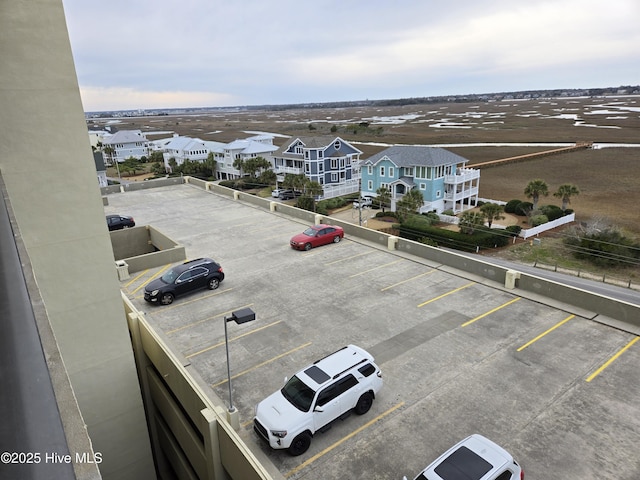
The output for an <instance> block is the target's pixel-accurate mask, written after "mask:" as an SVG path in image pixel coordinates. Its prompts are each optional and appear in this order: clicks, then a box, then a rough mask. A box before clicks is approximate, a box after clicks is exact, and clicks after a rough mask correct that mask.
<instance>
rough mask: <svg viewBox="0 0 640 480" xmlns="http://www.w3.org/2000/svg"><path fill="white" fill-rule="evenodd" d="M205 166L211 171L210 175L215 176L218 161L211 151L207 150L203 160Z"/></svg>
mask: <svg viewBox="0 0 640 480" xmlns="http://www.w3.org/2000/svg"><path fill="white" fill-rule="evenodd" d="M203 163H204V165H205V167H207V169H208V170H209V171H210V172H211V177H212V178H216V169H217V168H218V162H217V161H216V157H215V155H214V154H213V152H209V155H207V159H206V160H205V161H204V162H203Z"/></svg>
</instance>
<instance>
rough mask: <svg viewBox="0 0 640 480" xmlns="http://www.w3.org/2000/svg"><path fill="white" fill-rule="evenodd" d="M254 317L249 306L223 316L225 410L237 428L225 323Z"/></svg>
mask: <svg viewBox="0 0 640 480" xmlns="http://www.w3.org/2000/svg"><path fill="white" fill-rule="evenodd" d="M255 319H256V314H255V313H254V311H253V310H251V309H250V308H242V309H240V310H236V311H235V312H232V313H231V316H230V317H224V345H225V348H226V351H227V381H228V383H229V410H228V412H227V419H228V420H229V423H231V425H233V427H234V428H235V429H236V430H237V429H238V427H239V426H240V424H239V419H238V411H237V410H236V408H235V407H234V406H233V393H232V388H231V363H230V362H229V335H228V333H227V323H228V322H236V323H237V324H238V325H240V324H241V323H247V322H252V321H254V320H255Z"/></svg>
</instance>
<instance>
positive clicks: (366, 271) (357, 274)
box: [349, 258, 402, 278]
mask: <svg viewBox="0 0 640 480" xmlns="http://www.w3.org/2000/svg"><path fill="white" fill-rule="evenodd" d="M401 261H402V258H401V259H399V260H394V261H393V262H389V263H385V264H384V265H378V266H377V267H373V268H370V269H369V270H364V271H363V272H358V273H354V274H353V275H349V278H353V277H357V276H359V275H364V274H365V273H369V272H373V271H374V270H378V269H379V268H384V267H388V266H389V265H393V264H394V263H398V262H401Z"/></svg>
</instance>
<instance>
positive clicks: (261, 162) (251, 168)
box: [234, 157, 271, 177]
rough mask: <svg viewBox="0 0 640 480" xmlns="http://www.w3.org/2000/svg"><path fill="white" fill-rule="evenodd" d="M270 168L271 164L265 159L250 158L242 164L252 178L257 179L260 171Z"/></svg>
mask: <svg viewBox="0 0 640 480" xmlns="http://www.w3.org/2000/svg"><path fill="white" fill-rule="evenodd" d="M234 166H235V163H234ZM270 167H271V162H269V160H267V159H265V158H263V157H255V158H248V159H246V160H245V161H244V162H243V163H242V168H243V169H244V171H245V173H248V174H249V176H250V177H255V176H256V172H257V171H258V170H266V169H268V168H270Z"/></svg>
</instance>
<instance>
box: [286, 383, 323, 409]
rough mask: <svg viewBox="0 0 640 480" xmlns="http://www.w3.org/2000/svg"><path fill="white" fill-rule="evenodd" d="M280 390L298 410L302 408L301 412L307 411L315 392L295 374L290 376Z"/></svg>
mask: <svg viewBox="0 0 640 480" xmlns="http://www.w3.org/2000/svg"><path fill="white" fill-rule="evenodd" d="M280 391H281V392H282V395H283V396H284V398H286V399H287V400H289V402H290V403H291V404H292V405H293V406H294V407H296V408H297V409H298V410H302V411H303V412H308V411H309V407H311V402H313V396H314V394H315V392H314V391H313V390H312V389H311V388H309V387H308V386H307V385H305V384H304V382H303V381H302V380H300V379H299V378H298V377H296V376H295V375H294V376H293V377H291V378H290V379H289V381H288V382H287V383H286V384H285V386H284V387H282V390H280Z"/></svg>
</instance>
